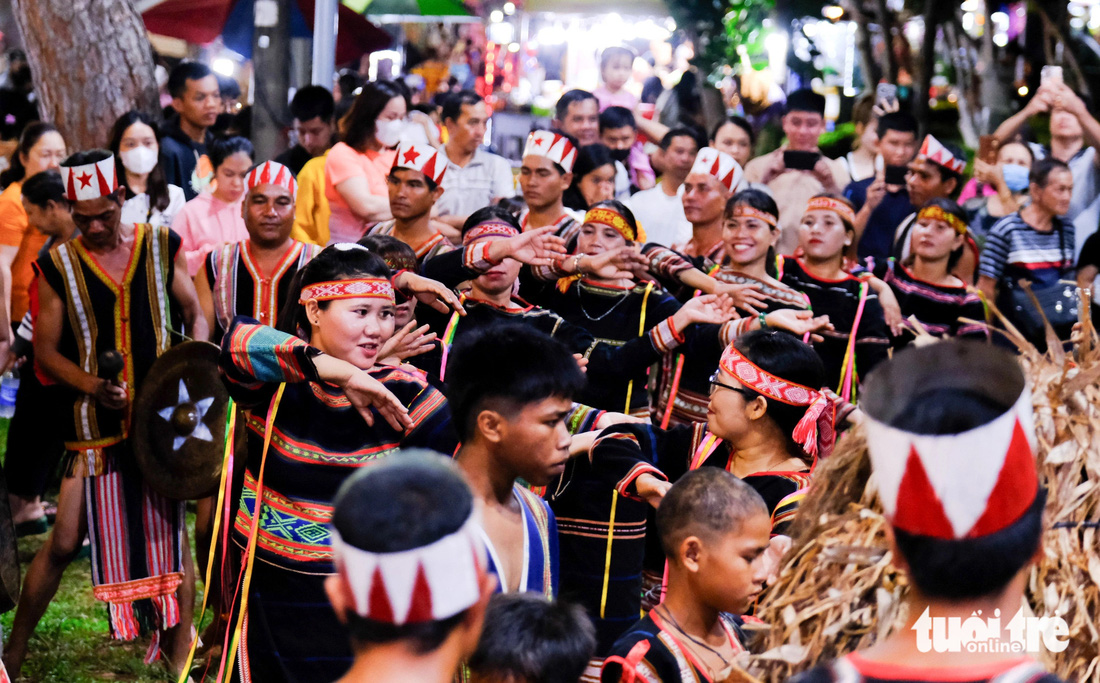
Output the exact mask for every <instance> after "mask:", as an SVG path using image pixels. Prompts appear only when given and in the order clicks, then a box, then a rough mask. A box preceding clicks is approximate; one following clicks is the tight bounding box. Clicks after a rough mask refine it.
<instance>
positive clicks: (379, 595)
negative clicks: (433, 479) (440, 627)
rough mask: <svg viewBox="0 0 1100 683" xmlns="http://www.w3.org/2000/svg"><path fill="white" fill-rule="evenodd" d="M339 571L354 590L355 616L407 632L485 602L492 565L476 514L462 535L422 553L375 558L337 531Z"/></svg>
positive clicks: (334, 549)
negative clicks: (407, 626) (485, 583)
mask: <svg viewBox="0 0 1100 683" xmlns="http://www.w3.org/2000/svg"><path fill="white" fill-rule="evenodd" d="M332 554H333V559H334V560H335V563H336V571H337V572H338V573H339V574H340V575H341V576H343V577H344V578H345V579H346V580H347V582H348V585H349V586H350V587H351V593H352V597H353V599H354V605H355V613H356V614H358V615H359V616H361V617H364V618H366V619H370V620H372V621H379V622H382V623H385V624H393V625H395V626H401V625H403V624H422V623H425V622H431V621H439V620H441V619H447V618H449V617H453V616H454V615H456V614H459V613H460V612H462V611H463V610H466V609H469V608H470V607H472V606H473V605H475V604H476V603H477V601H478V600H480V599H481V584H482V580H483V579H484V577H485V574H486V571H487V568H488V560H487V556H486V551H485V542H484V541H483V540H482V537H481V530H480V528H479V527H478V525H477V523H476V522H475V521H474V516H473V515H472V514H471V515H470V517H469V519H467V520H466V523H465V524H463V525H462V527H461V528H459V529H458V530H457V531H455V532H454V533H452V534H448V535H447V536H444V537H443V538H441V539H439V540H438V541H434V542H432V543H429V544H428V545H426V546H423V547H420V548H413V549H411V550H403V551H400V552H395V553H373V552H369V551H367V550H362V549H361V548H356V547H355V546H353V545H350V544H348V543H347V542H345V541H344V539H342V538H341V537H340V534H339V533H337V532H336V530H335V529H333V530H332Z"/></svg>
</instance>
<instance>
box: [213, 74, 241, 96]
mask: <svg viewBox="0 0 1100 683" xmlns="http://www.w3.org/2000/svg"><path fill="white" fill-rule="evenodd" d="M215 76H217V77H218V94H219V95H220V96H221V98H222V99H223V100H235V99H237V98H238V97H240V96H241V84H240V83H238V82H237V79H236V78H233V77H232V76H226V75H224V74H215Z"/></svg>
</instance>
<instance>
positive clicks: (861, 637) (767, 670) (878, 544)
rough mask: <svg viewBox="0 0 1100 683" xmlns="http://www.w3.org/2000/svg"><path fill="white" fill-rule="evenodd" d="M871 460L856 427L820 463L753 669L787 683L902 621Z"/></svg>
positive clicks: (899, 585) (766, 600) (900, 586)
mask: <svg viewBox="0 0 1100 683" xmlns="http://www.w3.org/2000/svg"><path fill="white" fill-rule="evenodd" d="M870 473H871V463H870V459H869V458H868V456H867V441H866V438H865V437H864V434H863V430H862V429H860V428H858V427H857V428H855V429H853V430H852V431H850V432H849V433H848V434H846V435H845V436H844V437H843V439H842V440H841V441H840V443H839V444H837V450H836V451H835V452H834V453H833V454H832V455H831V456H829V458H828V459H827V460H824V461H822V463H821V464H820V465H819V466H818V469H817V471H816V473H815V474H814V486H813V487H812V488H811V490H810V493H809V494H808V495H807V497H806V499H805V501H803V503H802V506H801V507H800V508H799V511H798V515H797V517H796V519H795V521H794V525H793V527H792V529H791V538H792V541H793V543H792V546H791V550H790V551H789V552H788V553H787V554H786V555H785V556H784V558H783V567H782V569H781V571H780V573H779V578H778V579H777V581H776V582H775V583H773V584H772V585H770V586H769V587H768V589H767V591H766V592H765V593H764V595H763V596H762V598H761V600H760V603H759V606H758V608H757V616H758V617H760V619H762V620H763V621H764V622H766V624H767V626H766V627H764V629H763V630H762V632H761V633H760V634H758V636H757V639H756V642H755V643H754V644H753V647H752V650H753V651H754V652H761V653H762V654H760V655H757V656H755V657H753V658H752V660H751V664H750V669H749V670H750V672H751V673H752V674H754V675H755V676H757V677H758V678H760V679H761V680H762V681H765V682H767V683H780V682H781V681H786V680H787V679H788V678H790V676H792V675H793V674H796V673H799V672H801V671H805V670H806V669H808V668H810V667H811V666H813V665H814V664H816V663H817V662H819V661H826V660H828V659H832V658H834V657H839V656H841V655H844V654H846V653H848V652H851V651H852V650H856V649H859V648H863V647H867V646H868V645H870V644H871V643H873V642H874V641H875V640H876V639H877V638H879V637H882V636H883V635H885V634H886V633H888V632H889V631H890V630H891V629H892V628H893V627H894V626H895V625H896V624H898V623H901V622H902V621H903V620H904V617H905V615H904V614H903V613H901V612H902V611H903V610H902V609H901V607H902V605H901V598H902V597H903V596H904V593H905V587H906V585H907V584H906V578H905V575H904V574H902V573H901V572H899V571H898V569H897V567H895V566H894V565H893V563H892V562H891V556H890V553H889V552H887V550H886V526H887V522H886V519H885V518H884V517H883V516H882V513H881V507H880V506H879V504H878V500H877V498H876V497H875V496H874V493H873V491H872V490H871V489H870V488H869V487H868V486H867V481H868V478H869V476H870Z"/></svg>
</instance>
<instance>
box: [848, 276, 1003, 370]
mask: <svg viewBox="0 0 1100 683" xmlns="http://www.w3.org/2000/svg"><path fill="white" fill-rule="evenodd" d="M868 265H871V266H872V268H873V272H874V274H875V277H877V278H879V279H881V280H883V281H884V282H885V283H886V284H888V285H890V289H891V290H892V291H893V292H894V296H895V297H897V300H898V304H899V305H900V306H901V315H902V317H903V318H905V319H906V320H908V319H909V316H913V317H915V318H916V319H917V320H918V321H920V323H921V325H923V326H924V327H925V329H927V330H928V332H929V333H931V334H934V335H936V336H937V337H967V338H972V339H980V340H985V341H988V339H989V330H988V328H986V327H984V326H983V325H981V324H980V323H966V322H962V321H961V320H960V318H968V319H970V320H978V321H981V320H985V307H984V306H983V305H982V300H981V297H979V296H978V295H977V294H976V293H974V292H971V291H969V290H967V288H966V287H965V286H960V287H951V286H948V285H936V284H932V283H931V282H925V281H924V280H921V279H919V278H917V277H916V276H915V275H913V272H912V271H910V270H909V269H908V268H906V267H905V266H903V265H902V264H900V263H898V262H897V261H895V260H894V259H888V260H887V261H885V262H882V263H877V264H868ZM914 338H915V335H914V334H913V333H912V332H910V331H909V330H908V329H906V331H905V332H904V333H902V335H901V336H900V337H894V339H893V346H894V348H895V349H900V348H902V347H905V346H907V345H908V344H909V342H911V341H913V339H914Z"/></svg>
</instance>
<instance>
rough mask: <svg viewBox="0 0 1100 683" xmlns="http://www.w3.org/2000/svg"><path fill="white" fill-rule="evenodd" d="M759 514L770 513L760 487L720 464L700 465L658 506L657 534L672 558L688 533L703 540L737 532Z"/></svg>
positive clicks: (683, 477) (682, 479) (662, 546)
mask: <svg viewBox="0 0 1100 683" xmlns="http://www.w3.org/2000/svg"><path fill="white" fill-rule="evenodd" d="M755 514H762V515H764V516H767V515H768V506H767V504H766V503H765V502H764V499H763V498H762V497H760V494H759V493H757V492H756V489H754V488H753V487H751V486H749V485H748V484H746V483H745V482H744V481H742V480H741V479H738V478H737V477H735V476H733V475H732V474H730V473H729V472H727V471H726V470H724V469H721V468H718V467H700V468H699V469H697V470H692V471H690V472H688V473H687V474H685V475H684V476H682V477H680V478H679V479H678V480H677V481H676V483H675V484H673V485H672V488H671V489H669V490H668V493H666V494H665V497H664V498H663V499H661V504H660V506H658V508H657V516H656V523H657V536H658V537H659V538H660V540H661V549H662V550H663V551H664V553H665V557H667V558H669V559H672V557H673V556H674V555H675V554H676V548H677V547H678V546H679V545H680V543H682V542H683V540H684V539H685V538H687V537H688V536H698V537H700V538H702V539H703V540H709V539H714V538H717V537H719V536H721V535H722V534H726V533H729V532H731V531H737V530H738V529H740V528H741V524H742V523H743V522H744V521H745V520H746V519H748V518H749V517H751V516H752V515H755Z"/></svg>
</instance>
